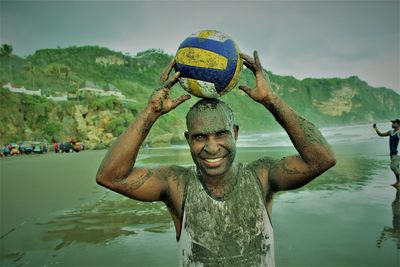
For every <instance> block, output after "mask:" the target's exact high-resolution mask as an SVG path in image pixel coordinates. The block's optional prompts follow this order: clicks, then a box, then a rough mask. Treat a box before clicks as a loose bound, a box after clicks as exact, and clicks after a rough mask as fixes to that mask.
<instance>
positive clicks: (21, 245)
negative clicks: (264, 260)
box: [0, 124, 400, 267]
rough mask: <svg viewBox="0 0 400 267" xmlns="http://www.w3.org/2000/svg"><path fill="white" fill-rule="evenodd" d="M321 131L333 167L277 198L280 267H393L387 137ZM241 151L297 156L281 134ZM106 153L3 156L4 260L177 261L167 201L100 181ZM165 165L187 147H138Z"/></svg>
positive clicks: (246, 139)
mask: <svg viewBox="0 0 400 267" xmlns="http://www.w3.org/2000/svg"><path fill="white" fill-rule="evenodd" d="M378 127H379V129H387V130H389V129H390V125H388V124H379V125H378ZM321 131H322V133H323V134H324V136H326V138H327V140H328V142H329V143H330V144H331V145H332V148H333V150H334V152H335V154H336V158H337V165H336V166H335V167H334V168H332V169H330V170H329V171H328V172H326V173H324V174H323V175H321V176H320V177H318V178H317V179H315V180H314V181H313V182H311V183H310V184H308V185H307V186H305V187H303V188H301V189H299V190H295V191H290V192H279V193H277V194H276V196H275V198H274V204H273V211H272V224H273V227H274V233H275V242H276V243H275V253H276V266H321V267H322V266H394V267H395V266H399V265H400V229H398V226H399V224H396V220H398V218H399V217H398V216H399V213H400V211H399V209H400V205H399V204H398V201H397V200H398V198H397V200H396V193H397V192H398V191H397V190H396V189H395V188H393V187H392V186H390V184H391V183H393V182H394V175H393V173H392V172H391V170H390V168H389V148H388V140H387V139H386V138H379V137H378V136H376V135H375V133H374V132H373V130H372V127H371V125H355V126H345V127H344V126H343V127H342V126H341V127H330V128H324V129H322V130H321ZM237 151H238V152H237V158H236V160H238V161H243V162H249V161H252V160H255V159H257V158H260V157H263V156H269V157H272V158H276V159H279V158H282V157H284V156H287V155H291V154H295V153H296V151H295V149H294V148H293V147H292V146H291V144H290V140H289V139H288V137H287V135H286V134H285V133H284V132H271V133H257V134H251V135H245V136H240V133H239V140H238V150H237ZM105 153H106V151H105V150H98V151H82V152H79V153H63V154H55V153H47V154H43V155H26V156H25V155H24V156H18V157H8V158H1V159H0V174H1V177H0V179H1V180H0V190H1V191H0V193H1V196H0V200H1V201H0V202H1V204H0V205H1V217H0V219H1V221H0V222H1V224H0V257H1V261H0V262H1V266H177V264H178V255H177V253H178V249H177V243H176V238H175V229H174V226H173V223H172V220H171V218H170V215H169V214H168V211H167V209H166V207H165V206H164V204H163V203H156V202H155V203H144V202H138V201H135V200H131V199H128V198H126V197H124V196H120V195H118V194H116V193H114V192H111V191H109V190H107V189H105V188H103V187H101V186H99V185H97V184H96V182H95V175H96V171H97V168H98V167H99V165H100V162H101V160H102V158H103V157H104V155H105ZM171 155H173V156H171ZM162 164H178V165H182V166H189V165H191V164H193V163H192V160H191V157H190V152H189V150H188V147H187V146H183V145H182V146H174V147H169V148H151V149H142V150H141V152H140V155H139V158H138V165H140V166H145V167H146V166H147V167H157V166H160V165H162Z"/></svg>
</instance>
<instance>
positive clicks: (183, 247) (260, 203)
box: [178, 163, 275, 267]
mask: <svg viewBox="0 0 400 267" xmlns="http://www.w3.org/2000/svg"><path fill="white" fill-rule="evenodd" d="M193 176H194V177H190V179H188V184H187V187H186V199H185V202H184V210H183V220H182V226H181V233H180V236H179V240H178V246H179V252H180V257H179V258H180V265H181V266H245V267H251V266H257V267H258V266H268V267H271V266H275V259H274V236H273V229H272V225H271V221H270V219H269V216H268V212H267V209H266V207H265V205H264V199H263V193H262V187H261V183H260V181H259V180H258V177H257V176H256V175H255V173H254V172H253V171H252V170H250V168H249V167H248V166H247V164H244V163H240V164H239V168H238V172H237V176H236V184H235V185H234V188H233V189H232V190H231V191H230V192H229V193H228V195H227V196H225V197H224V198H223V199H222V200H218V199H215V198H214V197H213V196H211V195H210V194H209V193H208V192H207V191H208V190H207V189H206V188H205V187H204V185H203V184H202V183H201V181H200V180H199V178H198V175H196V170H195V167H194V168H193Z"/></svg>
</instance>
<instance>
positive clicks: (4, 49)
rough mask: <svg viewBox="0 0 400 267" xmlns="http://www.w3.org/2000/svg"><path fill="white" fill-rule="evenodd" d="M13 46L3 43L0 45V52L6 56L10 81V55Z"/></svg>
mask: <svg viewBox="0 0 400 267" xmlns="http://www.w3.org/2000/svg"><path fill="white" fill-rule="evenodd" d="M12 52H13V47H12V45H10V44H3V45H2V46H1V47H0V54H1V55H2V56H5V57H7V58H8V68H9V74H10V82H12V68H11V57H12Z"/></svg>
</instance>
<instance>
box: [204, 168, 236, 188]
mask: <svg viewBox="0 0 400 267" xmlns="http://www.w3.org/2000/svg"><path fill="white" fill-rule="evenodd" d="M236 173H237V166H236V164H232V166H231V167H230V169H229V170H228V171H227V172H225V173H224V174H222V175H220V176H207V175H204V174H203V173H202V172H201V171H200V177H199V178H200V179H201V180H202V182H203V183H204V184H205V185H206V186H207V187H209V188H218V187H219V188H220V187H225V186H227V185H228V184H229V183H232V182H233V180H234V179H235V176H236Z"/></svg>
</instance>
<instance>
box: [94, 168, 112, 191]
mask: <svg viewBox="0 0 400 267" xmlns="http://www.w3.org/2000/svg"><path fill="white" fill-rule="evenodd" d="M96 183H97V184H98V185H101V186H104V187H106V188H110V183H109V182H108V179H107V176H106V175H104V174H103V173H102V172H98V173H97V174H96Z"/></svg>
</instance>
